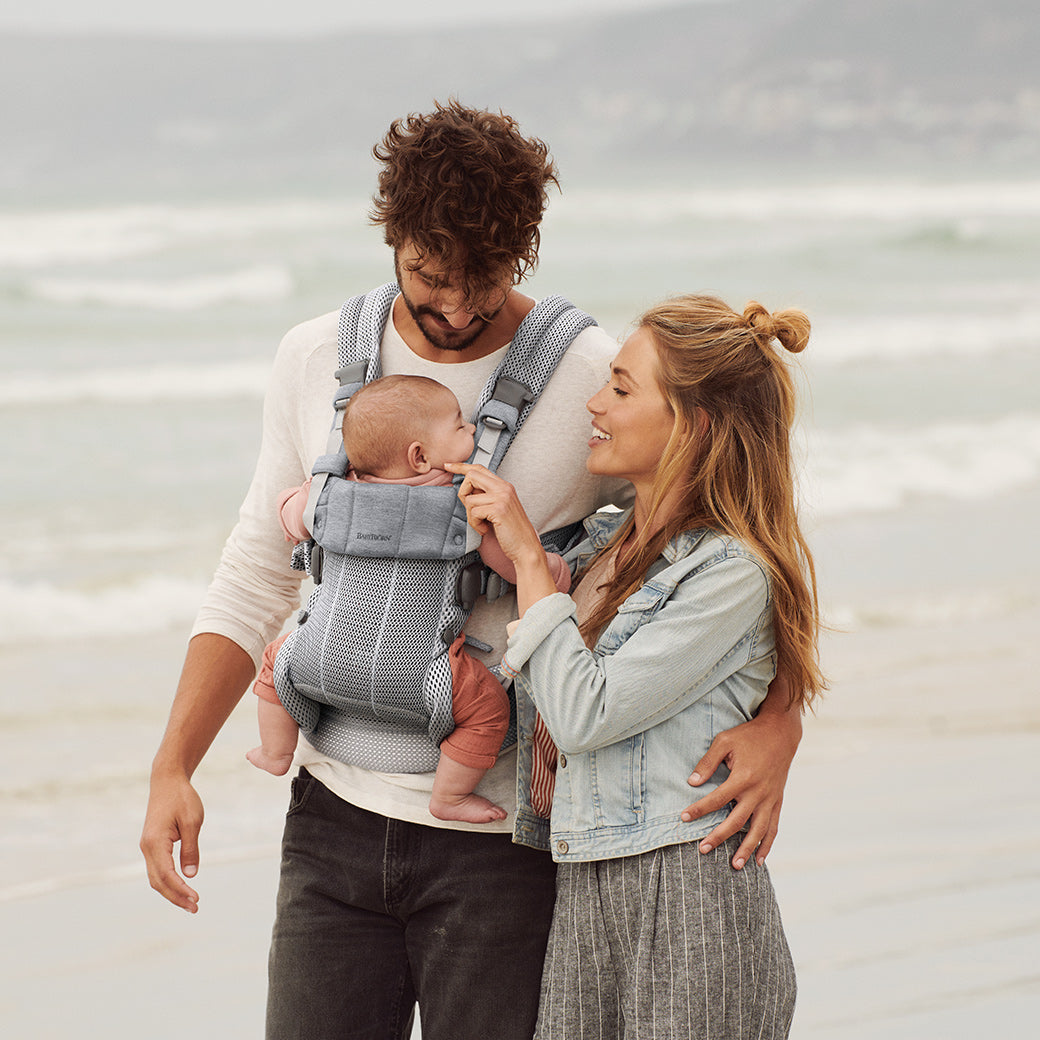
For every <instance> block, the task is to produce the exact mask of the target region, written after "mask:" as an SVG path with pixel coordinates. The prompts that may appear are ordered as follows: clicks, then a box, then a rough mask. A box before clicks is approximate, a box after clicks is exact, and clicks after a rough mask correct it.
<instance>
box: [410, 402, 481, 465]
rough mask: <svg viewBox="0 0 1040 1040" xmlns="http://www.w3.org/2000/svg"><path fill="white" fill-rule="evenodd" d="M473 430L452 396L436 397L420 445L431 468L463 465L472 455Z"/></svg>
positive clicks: (474, 430)
mask: <svg viewBox="0 0 1040 1040" xmlns="http://www.w3.org/2000/svg"><path fill="white" fill-rule="evenodd" d="M476 430H477V428H476V427H475V426H474V425H473V423H471V422H466V420H465V419H464V418H463V416H462V410H461V409H460V408H459V402H458V401H457V400H456V399H455V395H454V394H453V393H451V392H450V391H448V392H446V393H444V394H439V395H438V399H437V402H436V408H435V409H434V418H433V420H432V421H431V422H430V428H429V429H428V430H427V432H426V437H425V438H424V444H423V447H424V448H425V449H426V458H427V460H428V461H429V463H430V465H431V466H433V467H434V468H435V469H444V463H446V462H465V461H466V460H467V459H468V458H469V457H470V455H472V454H473V434H474V433H476Z"/></svg>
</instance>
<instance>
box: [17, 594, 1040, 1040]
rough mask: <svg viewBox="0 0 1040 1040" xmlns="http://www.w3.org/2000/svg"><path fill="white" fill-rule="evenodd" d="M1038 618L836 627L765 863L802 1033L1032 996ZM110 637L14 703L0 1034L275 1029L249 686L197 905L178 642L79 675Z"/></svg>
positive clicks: (946, 1026) (956, 1031)
mask: <svg viewBox="0 0 1040 1040" xmlns="http://www.w3.org/2000/svg"><path fill="white" fill-rule="evenodd" d="M1038 631H1040V611H1038V610H1037V609H1036V608H1035V607H1024V608H1022V609H1021V610H1020V611H1018V612H1016V613H1004V614H1002V615H1000V616H991V617H989V618H986V619H984V620H963V621H957V622H950V621H944V622H942V623H935V624H919V625H915V626H906V627H894V626H893V627H878V628H874V629H866V630H861V631H857V632H855V633H850V634H844V635H834V634H831V635H828V637H827V639H826V643H825V663H826V667H827V670H828V671H829V673H830V676H831V678H832V690H831V691H830V693H829V694H828V696H827V698H826V700H825V701H824V702H823V704H822V705H821V707H820V711H819V714H818V716H817V717H816V718H811V719H809V720H808V721H807V724H806V733H805V738H804V741H803V745H802V749H801V751H800V753H799V757H798V760H797V762H796V765H795V769H794V771H793V773H792V776H791V780H790V783H789V786H788V794H787V801H786V805H785V810H784V816H783V820H782V827H781V833H780V837H779V839H778V842H777V845H776V848H775V850H774V852H773V854H772V856H771V858H770V861H769V862H770V868H771V870H772V873H773V879H774V884H775V886H776V888H777V891H778V895H779V898H780V905H781V908H782V911H783V914H784V919H785V923H786V926H787V931H788V936H789V939H790V943H791V947H792V951H793V953H794V957H795V962H796V965H797V967H798V973H799V984H800V991H799V1000H798V1010H797V1014H796V1018H795V1026H794V1030H793V1032H792V1036H793V1037H794V1038H796V1040H805V1038H817V1037H818V1038H821V1040H822V1038H828V1040H868V1038H870V1040H874V1038H878V1037H885V1038H886V1040H911V1038H912V1040H920V1038H922V1037H940V1036H941V1037H944V1038H947V1040H954V1038H960V1037H963V1038H968V1037H971V1038H975V1037H977V1036H979V1035H985V1034H987V1033H991V1032H1003V1031H1010V1030H1015V1031H1021V1028H1022V1027H1023V1026H1024V1025H1025V1023H1027V1022H1031V1021H1035V1019H1036V1018H1037V1017H1038V1016H1040V976H1038V975H1037V969H1036V965H1037V964H1040V909H1038V908H1040V855H1038V853H1040V825H1038V821H1040V784H1038V783H1037V781H1038V779H1040V767H1038V765H1037V763H1038V762H1040V698H1037V696H1036V693H1037V691H1038V689H1040V682H1038V679H1037V675H1038V672H1040V648H1038V646H1037V639H1036V635H1037V632H1038ZM67 649H68V648H67ZM114 649H115V648H114V647H113V646H111V645H108V646H106V645H105V644H103V643H102V644H97V643H95V644H92V645H89V646H87V645H84V646H83V647H80V648H71V651H72V652H71V654H70V655H67V656H63V657H62V659H61V660H59V661H52V662H50V663H49V664H48V665H47V666H46V668H45V669H44V672H45V681H44V682H43V683H42V689H43V692H42V693H41V697H43V698H44V699H48V698H49V700H47V706H48V708H49V710H50V719H51V722H50V723H49V725H48V726H47V727H46V731H43V730H42V729H41V727H40V725H39V724H37V723H34V721H33V718H32V715H31V712H29V711H28V709H27V710H26V713H25V714H19V713H18V712H13V713H12V711H13V709H10V708H9V709H6V711H7V714H6V717H5V726H4V728H3V730H2V732H3V734H4V736H3V748H2V750H3V758H2V760H3V762H4V765H3V774H2V775H3V777H4V779H3V790H4V792H5V797H4V799H3V810H2V812H3V818H2V825H3V829H2V833H3V835H4V837H3V845H4V854H3V857H2V867H0V870H2V875H0V877H2V881H0V932H2V934H3V935H4V937H5V942H4V944H3V953H2V955H0V956H2V958H3V961H2V968H0V980H2V981H0V1022H2V1023H3V1027H4V1033H5V1035H8V1036H12V1037H26V1038H28V1037H33V1038H52V1037H54V1038H63V1037H71V1036H77V1037H83V1038H87V1040H89V1038H94V1037H96V1038H104V1040H120V1038H123V1037H126V1038H130V1037H139V1036H148V1037H149V1038H151V1040H166V1038H170V1040H175V1038H176V1040H181V1038H182V1037H183V1036H184V1035H186V1034H188V1035H192V1036H196V1037H200V1038H205V1037H228V1036H234V1037H251V1036H260V1035H262V1031H263V1006H264V994H265V986H266V981H265V971H266V952H267V940H268V935H269V931H270V926H271V920H272V914H273V902H274V893H275V887H276V883H277V856H278V852H277V845H278V838H279V830H280V820H281V814H282V807H283V804H284V800H285V795H286V788H287V783H286V782H284V780H275V779H274V778H271V777H269V776H267V775H266V774H259V773H258V772H257V771H255V770H252V769H251V767H249V766H248V765H247V764H246V763H245V761H244V760H242V759H241V754H242V753H244V751H245V750H246V749H247V748H248V747H250V746H252V745H251V743H250V741H252V739H253V715H252V709H253V705H252V704H251V703H245V702H244V704H243V706H242V707H241V708H240V709H239V711H237V712H236V714H235V715H234V716H233V718H232V720H231V722H230V724H229V726H228V727H226V728H225V731H224V733H223V734H222V735H221V737H220V739H219V741H218V743H217V745H216V746H215V748H214V751H213V753H212V754H211V756H210V758H209V759H208V760H207V762H206V764H205V765H204V767H203V769H202V770H201V771H200V774H199V777H198V783H199V786H200V788H201V789H202V791H203V794H204V798H205V801H206V806H207V822H206V827H205V829H204V832H203V845H202V848H203V857H204V858H203V869H202V872H201V874H200V876H199V878H198V887H199V889H200V891H201V892H202V904H201V910H200V912H199V914H198V915H196V916H194V917H191V916H189V915H187V914H184V913H183V912H181V911H178V910H176V909H174V908H172V907H170V906H168V905H166V904H165V903H164V902H163V901H162V900H160V898H159V897H158V896H156V895H155V894H154V893H153V892H151V890H150V889H149V888H148V885H147V882H146V880H145V878H144V871H143V867H142V866H141V865H140V863H139V857H138V855H137V852H136V843H137V838H138V830H139V827H140V820H141V813H142V811H143V806H144V799H145V795H146V781H147V768H148V760H149V759H150V756H151V754H152V752H153V750H154V747H155V743H156V741H157V740H158V737H159V734H160V731H161V727H162V724H163V721H164V717H165V713H166V711H167V709H168V704H169V692H168V684H169V681H170V679H169V677H170V676H171V675H175V674H176V670H177V665H178V663H179V657H180V653H181V645H180V640H179V638H173V637H162V638H158V637H156V638H153V639H151V640H147V641H138V642H137V643H135V644H134V646H133V649H132V652H131V653H129V654H124V655H123V657H122V664H121V665H120V666H119V674H118V675H115V676H110V678H111V680H112V685H110V686H109V687H108V689H109V691H110V692H109V693H108V694H107V695H103V694H102V693H101V692H100V691H95V692H94V693H93V694H91V695H90V696H84V695H83V694H82V692H77V691H76V690H75V688H74V686H73V684H72V678H73V675H74V673H75V672H78V671H80V669H81V668H82V667H83V666H86V667H88V668H89V667H90V666H92V665H98V666H100V664H101V662H103V661H104V660H106V659H108V660H112V659H113V653H114ZM72 662H75V668H73V664H72ZM2 664H3V666H4V668H5V673H6V676H7V680H8V682H9V683H11V684H12V685H11V686H10V688H12V689H18V688H20V685H19V684H22V688H24V687H25V686H28V687H29V688H33V687H35V688H36V689H40V688H41V680H40V674H39V673H40V664H39V656H38V654H37V655H33V654H32V653H30V652H29V651H24V652H23V651H13V650H5V651H4V655H3V661H2ZM87 674H90V673H89V672H88V673H87ZM142 685H143V686H144V687H145V688H146V689H148V690H149V691H150V692H149V697H148V699H147V704H148V705H149V706H148V707H147V708H141V707H140V705H141V703H142V700H143V698H142V694H141V690H142ZM117 688H125V689H127V691H128V693H127V698H126V701H125V702H124V701H123V700H121V699H120V696H119V695H118V694H116V693H112V692H111V691H112V690H115V689H117ZM160 691H161V692H160ZM131 692H132V693H133V695H134V696H133V700H132V703H133V704H134V705H136V707H133V708H131V707H129V706H128V705H130V703H131V700H130V697H131ZM63 704H65V705H66V706H67V707H68V709H69V710H68V711H67V712H66V711H65V710H64V709H63V708H62V705H63ZM73 705H78V709H77V710H76V711H73V710H72V706H73ZM59 709H61V710H60V711H59ZM66 714H69V715H70V717H69V718H65V715H66ZM59 715H60V717H61V719H62V721H60V722H55V721H54V720H55V719H57V718H58V717H59Z"/></svg>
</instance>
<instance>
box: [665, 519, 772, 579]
mask: <svg viewBox="0 0 1040 1040" xmlns="http://www.w3.org/2000/svg"><path fill="white" fill-rule="evenodd" d="M664 557H665V560H666V561H667V562H668V564H669V565H675V566H678V567H681V569H682V570H683V571H684V572H686V573H690V572H693V571H702V570H707V569H710V568H715V567H719V566H721V565H723V564H726V565H727V566H726V569H727V571H730V572H732V573H733V574H734V575H748V576H753V575H760V576H761V578H762V580H763V581H764V582H765V583H766V584H768V582H769V568H768V567H767V566H766V564H765V561H764V560H763V559H762V558H761V557H760V556H759V555H758V554H757V553H756V552H755V551H754V550H753V549H751V548H750V547H749V546H748V545H747V544H745V543H744V542H742V541H741V540H740V539H739V538H735V537H734V536H733V535H729V534H725V533H723V532H722V531H717V530H715V529H713V528H707V527H700V528H694V529H693V530H689V531H683V533H682V534H680V535H677V536H676V537H675V538H673V539H672V541H671V542H670V543H669V544H668V546H667V547H666V548H665V552H664Z"/></svg>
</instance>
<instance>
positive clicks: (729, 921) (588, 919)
mask: <svg viewBox="0 0 1040 1040" xmlns="http://www.w3.org/2000/svg"><path fill="white" fill-rule="evenodd" d="M740 837H741V836H740V835H735V836H734V837H733V838H730V839H729V840H728V841H727V842H725V843H723V844H722V845H721V846H719V848H717V849H715V850H714V851H713V852H710V853H707V854H702V853H700V852H698V851H697V843H696V842H689V843H685V844H682V845H669V846H666V847H665V848H661V849H654V850H652V851H650V852H645V853H642V854H641V855H637V856H627V857H623V858H620V859H609V860H599V861H596V862H591V863H563V864H560V866H559V871H558V874H557V896H556V908H555V913H554V916H553V924H552V931H551V933H550V936H549V948H548V951H547V953H546V960H545V970H544V974H543V977H542V993H541V1005H540V1008H539V1014H538V1027H537V1029H536V1031H535V1040H622V1038H623V1040H680V1038H683V1040H687V1038H689V1040H747V1038H755V1040H758V1038H761V1040H779V1038H783V1037H786V1036H787V1035H788V1032H789V1030H790V1027H791V1019H792V1017H793V1014H794V1002H795V992H796V984H795V974H794V965H793V963H792V960H791V953H790V950H789V949H788V946H787V939H786V938H785V936H784V931H783V925H782V924H781V921H780V911H779V908H778V907H777V904H776V897H775V895H774V893H773V886H772V883H771V882H770V880H769V874H768V871H767V870H766V869H765V867H764V866H763V867H760V866H758V865H757V864H756V863H755V861H754V859H753V858H752V859H751V860H750V861H749V862H748V863H747V864H746V865H745V867H744V868H743V870H739V871H737V870H734V869H733V868H732V866H730V860H731V859H732V858H733V855H734V854H735V853H736V850H737V846H738V845H739V843H740Z"/></svg>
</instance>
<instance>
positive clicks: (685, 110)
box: [0, 0, 1040, 199]
mask: <svg viewBox="0 0 1040 1040" xmlns="http://www.w3.org/2000/svg"><path fill="white" fill-rule="evenodd" d="M1038 49H1040V5H1037V4H1036V2H1035V0H786V2H778V0H717V2H705V3H696V2H688V3H680V4H677V5H672V6H661V7H655V8H651V9H649V10H647V11H645V12H641V13H639V14H638V15H603V16H599V17H597V18H595V19H591V20H584V21H581V22H578V21H561V22H556V23H551V24H550V23H544V24H540V25H532V24H527V23H523V22H518V23H517V24H516V25H515V26H512V27H501V26H499V27H495V28H487V27H484V28H475V29H471V30H467V31H461V32H460V31H458V30H444V31H425V32H414V33H410V34H403V35H402V34H396V35H389V34H377V33H372V32H365V33H360V32H359V33H355V34H350V35H343V36H337V37H330V38H326V39H315V40H306V41H302V40H287V41H284V42H273V41H252V40H234V41H197V40H195V41H188V40H168V39H167V40H159V39H130V38H101V39H99V38H88V37H82V38H73V37H62V38H57V37H25V36H17V37H16V36H0V141H2V142H3V144H2V147H3V153H4V161H3V164H2V169H0V190H3V191H4V192H5V194H6V195H7V196H8V198H11V199H14V198H21V197H24V196H26V195H27V194H32V193H52V192H61V191H67V190H70V189H75V188H76V187H77V186H83V187H86V188H89V189H90V190H97V189H98V188H99V187H102V186H104V185H109V186H111V187H112V189H113V190H120V189H125V188H126V187H127V186H132V187H133V188H135V189H136V190H138V191H141V192H149V191H153V190H170V189H174V188H177V187H182V188H184V189H190V188H191V187H192V186H193V185H199V184H207V185H213V186H222V185H224V186H227V185H233V184H237V185H241V186H242V187H243V188H245V189H252V188H263V187H265V186H270V185H273V184H282V183H285V182H296V183H298V184H299V185H300V187H301V188H303V187H306V186H308V185H312V184H315V185H316V184H322V185H328V184H330V183H333V184H334V183H336V182H338V181H341V180H350V181H354V180H355V179H357V178H360V179H361V182H362V183H364V184H366V185H367V183H368V181H369V180H370V178H371V165H370V163H371V160H370V158H369V148H370V146H371V144H372V143H373V142H374V141H375V140H376V139H377V138H378V136H379V135H380V134H381V133H382V131H383V130H384V129H385V127H386V125H387V123H388V122H389V120H390V119H391V118H393V117H394V116H397V115H400V114H403V113H405V112H408V111H414V110H422V109H425V108H427V107H428V106H429V104H430V101H431V99H432V98H446V97H447V96H449V95H452V94H454V95H457V96H458V97H460V98H461V99H462V100H464V101H466V102H468V103H471V104H480V105H486V106H488V107H492V108H503V109H505V110H507V111H510V112H512V113H513V114H514V115H516V116H517V117H518V118H519V119H520V120H521V122H522V123H523V124H524V126H525V128H526V129H528V130H529V131H531V132H534V133H537V134H538V135H540V136H542V137H544V138H545V139H546V140H548V141H549V142H550V144H551V145H552V146H553V151H554V153H555V154H556V156H557V158H558V159H559V160H560V162H561V165H562V166H563V168H564V171H565V172H566V173H568V174H573V172H574V171H575V170H578V171H580V172H581V173H582V175H583V176H595V175H596V174H597V172H598V173H604V174H616V173H621V172H628V173H631V174H634V175H640V176H645V175H649V174H651V173H653V172H654V171H659V170H675V169H676V168H678V169H693V168H695V166H698V165H703V164H706V163H711V164H715V163H725V164H728V165H733V164H738V163H751V164H761V163H765V162H770V161H776V162H784V163H787V164H791V163H813V162H821V161H826V162H828V163H851V164H858V163H870V164H877V163H891V162H899V163H913V162H920V161H928V162H950V163H956V162H967V163H972V164H974V165H977V164H982V163H997V164H1002V165H1003V166H1004V167H1005V168H1006V167H1014V166H1016V165H1019V166H1021V167H1023V168H1028V167H1029V166H1030V165H1032V166H1034V167H1035V166H1036V163H1037V161H1038V160H1040V71H1038V64H1037V58H1036V55H1037V52H1038Z"/></svg>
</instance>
